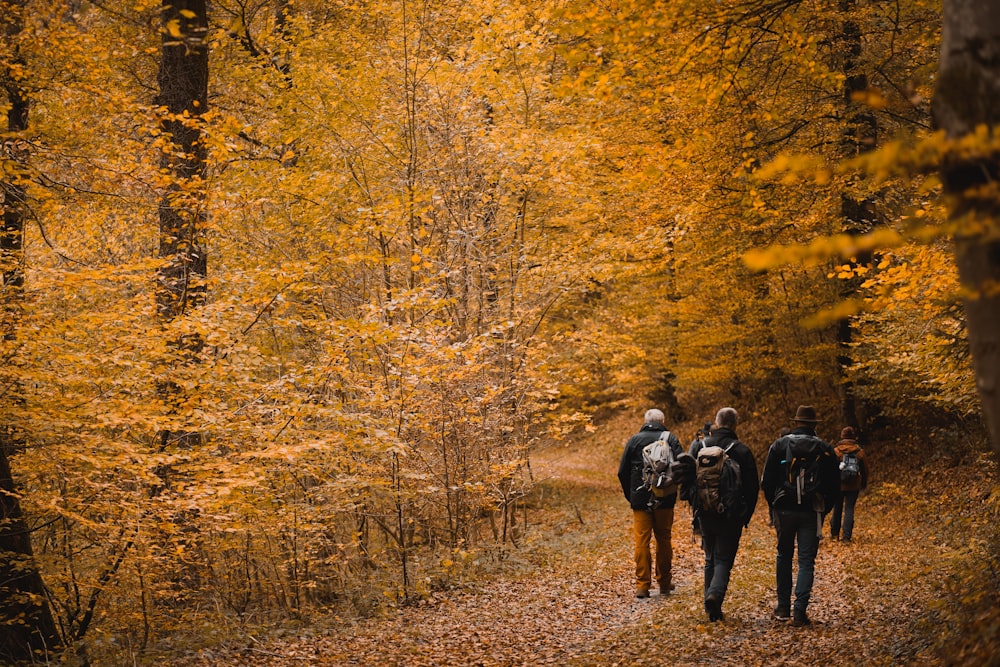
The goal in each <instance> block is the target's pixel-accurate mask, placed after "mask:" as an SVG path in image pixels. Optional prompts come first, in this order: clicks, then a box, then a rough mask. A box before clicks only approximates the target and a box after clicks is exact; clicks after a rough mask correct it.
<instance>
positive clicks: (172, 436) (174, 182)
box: [156, 0, 208, 448]
mask: <svg viewBox="0 0 1000 667" xmlns="http://www.w3.org/2000/svg"><path fill="white" fill-rule="evenodd" d="M162 11H163V46H162V53H161V59H160V71H159V86H160V92H159V96H158V97H157V99H156V103H157V104H158V105H160V106H161V107H163V108H164V109H165V114H164V119H163V120H162V122H161V129H162V130H163V131H164V133H165V134H166V135H167V136H168V137H169V138H170V141H169V143H167V144H166V145H165V146H164V147H163V153H162V155H161V157H160V169H161V171H162V173H164V174H166V175H168V176H167V177H168V178H169V179H170V182H169V184H168V185H167V187H166V190H165V192H164V195H163V198H162V199H161V201H160V206H159V216H160V258H161V259H163V260H165V264H164V265H163V266H162V267H161V268H160V270H159V275H158V280H159V284H158V286H157V292H156V305H157V311H158V313H159V315H160V318H161V319H162V320H163V321H164V322H170V321H172V320H173V319H174V318H176V317H179V316H181V315H184V314H185V313H189V312H190V311H191V310H192V309H195V308H198V307H199V306H201V305H203V304H204V303H205V296H206V284H205V279H206V276H207V272H208V258H207V257H206V254H205V246H204V233H205V221H206V213H205V190H204V177H205V168H206V157H207V149H206V147H205V144H204V143H203V142H202V141H201V136H202V129H201V120H200V118H201V115H202V114H203V113H204V112H205V110H206V108H207V106H208V17H207V11H206V7H205V0H163V10H162ZM171 345H172V346H173V347H174V349H175V350H176V351H177V352H178V356H179V358H180V359H181V360H183V361H186V362H193V360H194V359H195V358H196V357H197V355H198V353H199V352H200V351H201V349H202V345H203V341H202V339H201V337H200V336H198V335H196V334H191V335H186V336H182V337H179V338H178V339H176V340H173V341H171ZM161 393H162V394H163V395H164V399H165V402H166V403H167V405H176V404H177V403H178V402H179V401H180V400H182V399H181V397H180V391H179V390H178V387H177V385H176V383H174V382H172V381H171V380H170V378H169V377H167V378H166V379H165V380H164V381H163V383H162V385H161ZM160 442H161V445H162V447H163V448H166V447H167V446H168V445H180V446H187V447H190V446H193V445H196V444H198V443H199V442H200V433H199V432H198V431H197V429H187V428H185V429H181V430H179V431H173V432H172V431H169V430H165V431H163V432H162V433H161V434H160Z"/></svg>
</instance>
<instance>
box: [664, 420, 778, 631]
mask: <svg viewBox="0 0 1000 667" xmlns="http://www.w3.org/2000/svg"><path fill="white" fill-rule="evenodd" d="M737 421H739V414H738V413H737V412H736V410H734V409H733V408H722V409H721V410H719V412H718V413H716V415H715V424H714V425H712V428H711V435H709V436H708V437H707V438H705V440H704V442H703V443H702V446H701V447H699V448H698V450H697V451H696V452H695V453H694V456H693V458H694V459H695V462H694V466H695V467H694V474H693V475H692V474H691V473H690V472H689V473H687V474H686V475H683V476H682V475H681V474H680V473H678V475H677V476H678V477H679V478H681V479H682V491H681V494H682V497H684V498H686V499H687V500H688V501H689V502H690V503H691V507H692V509H693V510H694V513H695V517H696V520H697V522H698V525H699V526H700V528H701V546H702V549H703V550H704V551H705V588H704V593H705V612H706V613H707V614H708V620H709V621H721V620H723V613H722V602H723V600H724V599H725V597H726V590H727V589H728V588H729V576H730V573H731V572H732V569H733V563H734V562H735V561H736V551H737V549H739V546H740V536H741V535H742V533H743V528H744V527H746V526H748V525H750V519H751V518H753V512H754V509H755V508H756V507H757V495H758V490H759V486H758V484H757V463H756V462H755V461H754V458H753V453H752V452H751V451H750V448H748V447H747V446H746V445H745V444H743V443H742V442H740V441H739V438H738V437H737V435H736V422H737ZM706 432H708V429H706ZM692 449H693V448H692ZM726 459H728V460H729V461H727V460H726ZM689 466H690V462H688V461H686V460H685V459H684V457H681V461H679V463H678V464H677V466H676V467H677V469H678V470H684V469H686V468H687V467H689ZM726 466H733V467H734V468H735V469H734V470H731V471H730V470H726ZM713 468H714V470H713ZM715 470H717V471H718V472H715ZM692 478H693V479H692ZM692 482H693V483H692ZM713 485H714V488H712V487H713Z"/></svg>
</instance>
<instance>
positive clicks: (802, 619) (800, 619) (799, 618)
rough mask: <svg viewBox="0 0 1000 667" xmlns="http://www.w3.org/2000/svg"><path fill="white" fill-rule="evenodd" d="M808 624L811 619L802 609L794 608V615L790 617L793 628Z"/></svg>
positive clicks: (810, 622) (810, 623)
mask: <svg viewBox="0 0 1000 667" xmlns="http://www.w3.org/2000/svg"><path fill="white" fill-rule="evenodd" d="M808 625H812V621H810V620H809V617H808V616H806V613H805V612H804V611H798V610H796V612H795V615H794V616H793V617H792V627H793V628H804V627H806V626H808Z"/></svg>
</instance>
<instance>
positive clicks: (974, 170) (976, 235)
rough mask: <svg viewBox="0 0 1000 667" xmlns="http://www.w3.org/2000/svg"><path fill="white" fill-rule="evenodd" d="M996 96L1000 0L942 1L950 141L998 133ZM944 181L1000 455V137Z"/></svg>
mask: <svg viewBox="0 0 1000 667" xmlns="http://www.w3.org/2000/svg"><path fill="white" fill-rule="evenodd" d="M998 100H1000V0H944V29H943V33H942V39H941V62H940V65H939V70H938V83H937V90H936V91H935V94H934V119H935V122H936V123H937V125H938V126H939V127H940V128H942V129H944V130H945V131H946V132H947V134H948V137H949V138H952V139H958V138H960V137H963V136H966V135H968V134H970V133H972V132H974V131H975V130H976V128H977V127H980V126H986V127H989V128H991V129H992V131H993V132H994V133H995V132H997V131H998V129H1000V104H998V102H997V101H998ZM993 136H994V137H996V134H994V135H993ZM979 143H980V144H985V143H986V140H985V139H984V140H983V141H981V142H979ZM941 180H942V183H943V184H944V192H945V196H946V197H947V199H948V203H949V211H950V214H951V217H952V219H953V220H954V221H956V222H957V223H959V226H958V231H957V232H956V234H955V260H956V264H957V265H958V271H959V276H960V278H961V281H962V285H963V287H964V288H965V289H966V290H967V296H966V298H965V312H966V319H967V323H968V331H969V345H970V346H971V348H972V359H973V365H974V367H975V377H976V388H977V389H978V391H979V398H980V400H981V401H982V407H983V415H984V417H985V420H986V426H987V429H988V430H989V434H990V439H991V440H992V444H993V449H994V451H995V452H997V454H1000V384H998V383H1000V191H998V188H1000V153H998V152H997V150H996V147H995V140H994V148H993V151H992V152H991V151H990V150H988V149H987V148H982V149H980V150H979V151H978V152H977V153H971V154H970V152H968V151H966V152H963V154H962V155H952V156H948V157H946V158H945V159H944V160H943V162H942V165H941Z"/></svg>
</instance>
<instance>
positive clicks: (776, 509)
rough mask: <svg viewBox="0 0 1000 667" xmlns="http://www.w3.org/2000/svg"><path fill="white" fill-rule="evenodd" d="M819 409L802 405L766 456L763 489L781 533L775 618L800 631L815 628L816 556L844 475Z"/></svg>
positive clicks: (761, 484)
mask: <svg viewBox="0 0 1000 667" xmlns="http://www.w3.org/2000/svg"><path fill="white" fill-rule="evenodd" d="M818 423H819V419H817V418H816V410H815V408H813V407H812V406H810V405H800V406H799V407H798V409H797V410H796V411H795V417H794V418H793V419H792V430H791V432H790V433H789V434H787V435H784V436H781V437H779V438H778V439H777V440H775V441H774V442H773V443H772V444H771V447H770V449H769V450H768V452H767V459H766V461H765V462H764V472H763V474H762V475H761V480H760V487H761V489H762V490H763V491H764V498H765V500H767V504H768V507H770V509H771V517H772V520H773V523H774V526H775V529H776V530H777V534H778V549H777V551H778V554H777V558H776V559H775V583H776V588H777V597H778V604H777V605H776V606H775V608H774V617H775V618H776V619H778V620H782V621H785V620H788V619H789V618H791V619H792V625H794V626H796V627H801V626H806V625H811V621H810V620H809V616H808V614H807V613H806V609H807V607H808V606H809V598H810V595H811V594H812V587H813V579H814V576H815V566H816V553H817V552H818V551H819V542H820V536H821V535H822V532H823V518H824V517H825V516H826V513H827V512H828V511H829V510H830V508H832V507H833V506H834V504H835V503H836V502H837V500H838V499H839V496H840V471H839V470H838V468H837V457H836V455H835V454H834V452H833V448H832V447H831V446H830V445H828V444H827V443H826V442H824V441H823V440H821V439H820V438H819V437H818V436H817V435H816V424H818ZM796 548H797V549H798V562H799V572H798V576H797V577H796V579H795V606H794V608H793V607H792V600H791V597H792V560H793V558H794V557H795V551H796Z"/></svg>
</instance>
